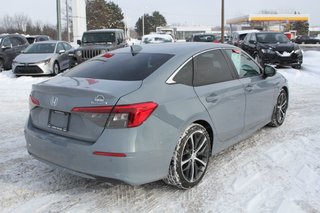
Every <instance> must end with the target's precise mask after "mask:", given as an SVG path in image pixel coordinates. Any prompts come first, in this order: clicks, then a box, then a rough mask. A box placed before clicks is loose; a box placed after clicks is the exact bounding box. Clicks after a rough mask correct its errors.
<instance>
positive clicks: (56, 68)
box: [52, 62, 60, 75]
mask: <svg viewBox="0 0 320 213" xmlns="http://www.w3.org/2000/svg"><path fill="white" fill-rule="evenodd" d="M52 71H53V73H52V74H53V75H58V74H59V73H60V66H59V63H58V62H54V64H53V70H52Z"/></svg>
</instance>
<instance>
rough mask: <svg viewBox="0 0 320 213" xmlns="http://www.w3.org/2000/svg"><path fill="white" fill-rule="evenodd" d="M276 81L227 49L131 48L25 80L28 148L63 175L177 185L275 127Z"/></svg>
mask: <svg viewBox="0 0 320 213" xmlns="http://www.w3.org/2000/svg"><path fill="white" fill-rule="evenodd" d="M288 95H289V94H288V86H287V81H286V79H285V78H284V77H283V76H282V75H281V74H279V73H276V70H275V69H274V68H273V67H270V66H266V67H265V68H264V69H262V68H261V67H260V66H259V65H258V64H257V63H256V62H255V61H254V60H253V59H252V58H251V57H250V56H249V55H247V54H246V53H245V52H243V51H242V50H240V49H239V48H237V47H234V46H230V45H225V44H212V43H170V44H169V43H168V44H156V45H146V46H131V47H127V48H122V49H118V50H115V51H112V52H108V53H105V54H103V55H100V56H97V57H95V58H93V59H91V60H90V61H87V62H85V63H83V64H81V65H79V66H77V67H75V68H73V69H71V70H69V71H68V72H66V73H64V74H62V75H59V76H57V77H55V78H52V79H50V80H47V81H44V82H42V83H39V84H35V85H33V86H32V92H31V94H30V116H29V119H28V121H27V124H26V127H25V137H26V141H27V148H28V151H29V153H30V154H31V155H32V156H34V157H35V158H37V159H38V160H40V161H43V162H45V163H47V164H51V165H54V166H57V167H61V168H64V169H65V170H67V171H70V172H71V173H73V174H76V175H79V176H82V177H86V178H96V177H104V178H108V179H113V180H118V181H122V182H125V183H128V184H131V185H140V184H145V183H149V182H153V181H157V180H161V179H162V180H164V181H165V182H166V183H168V184H172V185H175V186H177V187H179V188H183V189H187V188H191V187H193V186H195V185H197V184H198V183H199V182H200V181H201V179H202V178H203V176H204V174H205V173H206V170H207V167H208V163H209V158H210V156H211V155H214V154H216V153H218V152H220V151H221V150H223V149H225V148H227V147H228V146H230V145H232V144H234V143H236V142H239V141H240V140H243V139H245V138H247V137H248V136H250V135H251V134H253V133H254V132H255V131H257V130H258V129H260V128H262V127H264V126H266V125H270V126H274V127H276V126H280V125H281V124H282V123H283V122H284V119H285V115H286V110H287V107H288V97H289V96H288Z"/></svg>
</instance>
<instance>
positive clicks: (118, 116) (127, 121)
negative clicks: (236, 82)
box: [72, 102, 158, 128]
mask: <svg viewBox="0 0 320 213" xmlns="http://www.w3.org/2000/svg"><path fill="white" fill-rule="evenodd" d="M157 106H158V104H156V103H154V102H146V103H138V104H130V105H118V106H114V107H112V106H97V107H75V108H73V109H72V112H78V113H86V114H88V113H89V114H109V119H108V122H107V126H106V127H107V128H131V127H137V126H140V125H141V124H142V123H143V122H144V121H146V120H147V119H148V118H149V116H150V115H151V114H152V112H153V111H154V110H155V109H156V108H157ZM96 117H98V116H96Z"/></svg>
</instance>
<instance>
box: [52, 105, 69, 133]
mask: <svg viewBox="0 0 320 213" xmlns="http://www.w3.org/2000/svg"><path fill="white" fill-rule="evenodd" d="M69 118H70V113H68V112H61V111H56V110H51V111H50V115H49V121H48V127H49V128H52V129H55V130H59V131H63V132H67V131H68V125H69Z"/></svg>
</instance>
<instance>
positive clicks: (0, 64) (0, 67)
mask: <svg viewBox="0 0 320 213" xmlns="http://www.w3.org/2000/svg"><path fill="white" fill-rule="evenodd" d="M3 70H4V61H3V59H0V72H2V71H3Z"/></svg>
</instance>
